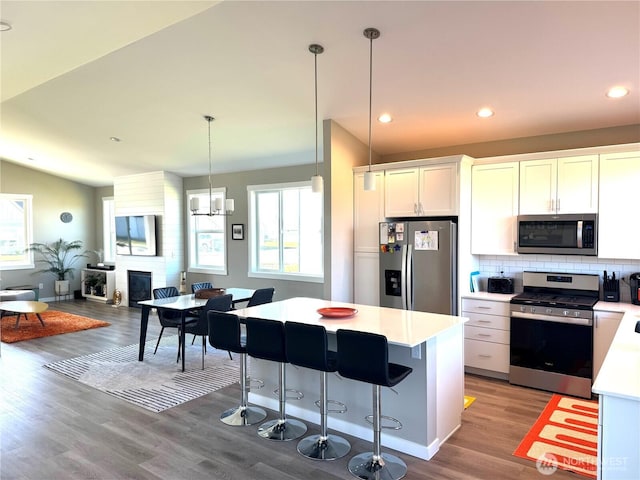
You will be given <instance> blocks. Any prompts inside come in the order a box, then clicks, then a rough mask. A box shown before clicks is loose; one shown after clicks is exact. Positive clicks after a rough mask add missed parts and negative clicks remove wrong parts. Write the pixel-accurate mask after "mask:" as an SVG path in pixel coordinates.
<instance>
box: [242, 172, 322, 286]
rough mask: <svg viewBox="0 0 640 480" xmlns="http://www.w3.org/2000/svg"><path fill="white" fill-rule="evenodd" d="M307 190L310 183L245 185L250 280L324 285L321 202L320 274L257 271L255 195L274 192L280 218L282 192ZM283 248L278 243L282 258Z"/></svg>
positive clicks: (257, 229)
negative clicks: (278, 199)
mask: <svg viewBox="0 0 640 480" xmlns="http://www.w3.org/2000/svg"><path fill="white" fill-rule="evenodd" d="M301 188H304V189H307V188H308V190H309V191H310V192H311V182H310V181H302V182H287V183H277V184H264V185H247V205H248V218H249V221H248V231H249V232H248V237H247V238H248V246H247V249H248V255H249V265H248V272H247V276H248V277H250V278H267V279H274V280H289V281H297V282H309V283H324V205H323V203H322V201H321V202H320V212H318V213H319V215H320V250H321V255H322V258H321V260H320V268H321V272H320V273H319V274H309V273H292V272H283V271H278V272H266V271H263V270H258V269H257V260H258V253H257V251H258V248H259V245H258V238H257V236H258V232H259V228H258V224H257V221H258V219H257V211H256V205H255V198H256V197H255V195H256V193H258V192H267V191H275V192H278V193H279V195H280V202H279V215H280V218H282V208H283V202H282V199H281V197H282V193H283V191H284V190H293V189H301ZM313 195H322V193H319V194H317V193H313ZM280 240H282V231H280ZM283 248H284V245H283V243H282V241H280V246H279V252H280V253H279V257H280V258H282V256H283Z"/></svg>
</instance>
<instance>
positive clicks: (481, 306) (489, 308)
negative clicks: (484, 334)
mask: <svg viewBox="0 0 640 480" xmlns="http://www.w3.org/2000/svg"><path fill="white" fill-rule="evenodd" d="M476 308H477V309H478V310H491V307H485V306H483V305H478V306H477V307H476Z"/></svg>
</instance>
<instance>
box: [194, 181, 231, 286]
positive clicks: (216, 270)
mask: <svg viewBox="0 0 640 480" xmlns="http://www.w3.org/2000/svg"><path fill="white" fill-rule="evenodd" d="M196 195H197V196H202V195H205V196H206V200H207V202H202V201H201V202H200V205H201V206H202V207H201V208H202V209H203V210H204V208H206V207H207V203H208V200H209V189H208V188H200V189H192V190H187V191H186V192H185V210H186V215H187V248H186V250H187V271H188V272H189V273H207V274H210V275H228V263H229V261H228V251H229V248H228V243H229V242H228V240H227V221H226V216H224V215H220V217H221V218H222V219H223V221H222V222H221V223H222V229H221V230H220V231H216V232H217V233H221V236H222V258H223V265H222V266H220V267H207V266H206V265H200V264H197V263H193V261H192V259H194V258H197V257H196V252H194V247H193V246H194V245H195V237H194V235H196V234H198V233H199V232H200V230H195V225H196V221H197V220H196V219H198V218H200V216H196V215H192V214H191V210H189V205H190V203H191V198H193V197H194V196H196ZM211 196H212V198H213V199H215V198H217V197H221V198H222V204H223V205H224V204H225V202H226V199H227V189H226V188H225V187H218V188H212V189H211ZM205 231H207V230H205Z"/></svg>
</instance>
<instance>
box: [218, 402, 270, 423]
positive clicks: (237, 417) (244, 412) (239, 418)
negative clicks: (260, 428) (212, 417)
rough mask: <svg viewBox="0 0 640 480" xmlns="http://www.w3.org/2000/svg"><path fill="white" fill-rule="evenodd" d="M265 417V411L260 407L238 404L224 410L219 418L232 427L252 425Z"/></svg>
mask: <svg viewBox="0 0 640 480" xmlns="http://www.w3.org/2000/svg"><path fill="white" fill-rule="evenodd" d="M265 418H267V412H266V411H265V410H263V409H262V408H260V407H247V406H245V407H243V406H238V407H234V408H230V409H229V410H225V411H224V412H222V415H220V420H221V421H222V422H223V423H226V424H227V425H231V426H233V427H244V426H246V425H254V424H256V423H258V422H261V421H262V420H264V419H265Z"/></svg>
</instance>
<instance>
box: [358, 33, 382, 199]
mask: <svg viewBox="0 0 640 480" xmlns="http://www.w3.org/2000/svg"><path fill="white" fill-rule="evenodd" d="M362 33H363V34H364V36H365V37H366V38H368V39H369V170H367V171H366V172H364V189H365V190H375V189H376V176H375V174H374V173H373V172H372V171H371V104H372V97H373V94H372V92H373V41H374V40H375V39H376V38H378V37H379V36H380V30H378V29H377V28H365V30H364V32H362Z"/></svg>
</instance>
